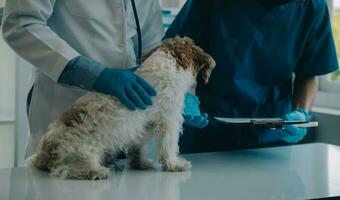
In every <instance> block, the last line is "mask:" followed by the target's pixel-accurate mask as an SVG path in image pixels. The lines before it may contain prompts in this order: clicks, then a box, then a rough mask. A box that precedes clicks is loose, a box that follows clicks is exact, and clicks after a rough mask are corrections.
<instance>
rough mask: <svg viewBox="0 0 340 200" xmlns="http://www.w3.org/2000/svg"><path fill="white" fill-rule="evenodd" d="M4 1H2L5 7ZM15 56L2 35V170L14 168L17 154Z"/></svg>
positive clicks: (0, 162)
mask: <svg viewBox="0 0 340 200" xmlns="http://www.w3.org/2000/svg"><path fill="white" fill-rule="evenodd" d="M4 4H5V2H4V0H0V6H1V7H3V6H4ZM14 122H15V56H14V53H13V52H12V51H11V50H10V48H9V47H8V46H7V45H6V44H5V42H4V41H3V39H2V35H1V33H0V168H8V167H13V165H14V154H15V129H14Z"/></svg>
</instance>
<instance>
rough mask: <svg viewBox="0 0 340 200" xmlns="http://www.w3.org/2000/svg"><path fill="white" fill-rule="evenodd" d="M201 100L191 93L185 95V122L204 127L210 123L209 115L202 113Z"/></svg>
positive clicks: (192, 125)
mask: <svg viewBox="0 0 340 200" xmlns="http://www.w3.org/2000/svg"><path fill="white" fill-rule="evenodd" d="M199 104H200V101H199V99H198V97H197V96H194V95H192V94H190V93H187V94H186V95H185V104H184V114H183V115H184V123H185V124H186V125H188V126H191V127H195V128H204V127H206V126H207V125H208V124H209V120H208V115H207V114H201V111H200V108H199Z"/></svg>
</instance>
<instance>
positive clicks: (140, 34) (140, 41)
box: [131, 0, 143, 65]
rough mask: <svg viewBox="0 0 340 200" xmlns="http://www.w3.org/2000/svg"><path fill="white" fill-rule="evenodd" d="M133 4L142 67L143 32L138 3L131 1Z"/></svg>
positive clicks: (138, 57) (138, 60)
mask: <svg viewBox="0 0 340 200" xmlns="http://www.w3.org/2000/svg"><path fill="white" fill-rule="evenodd" d="M131 4H132V10H133V15H134V17H135V22H136V26H137V35H138V54H137V64H138V65H140V62H141V58H142V49H143V48H142V45H143V44H142V31H141V28H140V24H139V17H138V12H137V8H136V3H135V0H131Z"/></svg>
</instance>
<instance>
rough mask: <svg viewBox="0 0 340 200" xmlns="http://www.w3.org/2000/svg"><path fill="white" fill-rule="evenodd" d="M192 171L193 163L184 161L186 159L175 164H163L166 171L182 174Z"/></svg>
mask: <svg viewBox="0 0 340 200" xmlns="http://www.w3.org/2000/svg"><path fill="white" fill-rule="evenodd" d="M190 169H191V162H190V161H187V160H184V159H178V160H177V161H175V162H166V163H164V164H163V170H164V171H170V172H182V171H188V170H190Z"/></svg>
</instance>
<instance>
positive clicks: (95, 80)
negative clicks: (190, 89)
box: [58, 56, 157, 110]
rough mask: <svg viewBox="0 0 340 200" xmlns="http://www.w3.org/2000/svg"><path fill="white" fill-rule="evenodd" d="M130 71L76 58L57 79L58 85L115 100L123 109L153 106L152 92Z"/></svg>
mask: <svg viewBox="0 0 340 200" xmlns="http://www.w3.org/2000/svg"><path fill="white" fill-rule="evenodd" d="M136 69H137V68H132V69H117V68H109V67H106V66H104V65H102V64H100V63H98V62H96V61H94V60H92V59H90V58H87V57H85V56H79V57H77V58H74V59H73V60H71V61H70V62H69V63H68V64H67V66H66V68H65V69H64V71H63V72H62V74H61V75H60V77H59V79H58V83H60V84H64V85H68V86H75V87H80V88H82V89H85V90H88V91H93V90H94V91H96V92H100V93H104V94H108V95H112V96H115V97H117V98H118V99H119V100H120V101H121V102H122V103H123V104H124V105H125V106H126V107H127V108H129V109H130V110H136V108H140V109H143V110H145V109H146V107H147V106H150V105H152V104H153V102H152V96H156V95H157V92H156V90H155V89H154V88H153V87H152V86H151V85H150V84H149V83H148V82H146V81H145V80H144V79H143V78H141V77H139V76H137V75H136V74H134V70H136Z"/></svg>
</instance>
